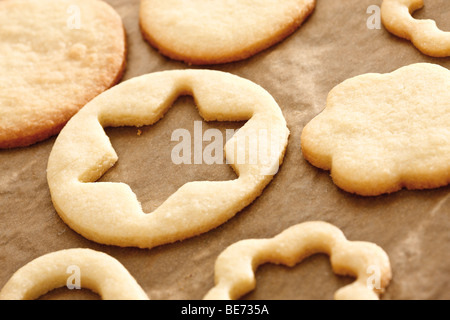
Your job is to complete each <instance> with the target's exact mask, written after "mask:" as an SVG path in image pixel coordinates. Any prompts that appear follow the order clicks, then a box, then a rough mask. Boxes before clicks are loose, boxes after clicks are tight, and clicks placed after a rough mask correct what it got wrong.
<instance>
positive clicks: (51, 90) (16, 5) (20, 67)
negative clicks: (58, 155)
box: [0, 0, 126, 148]
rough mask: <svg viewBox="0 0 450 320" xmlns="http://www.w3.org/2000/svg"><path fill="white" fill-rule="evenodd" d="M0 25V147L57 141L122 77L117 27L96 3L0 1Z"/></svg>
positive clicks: (110, 13)
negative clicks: (78, 114)
mask: <svg viewBox="0 0 450 320" xmlns="http://www.w3.org/2000/svg"><path fill="white" fill-rule="evenodd" d="M0 21H1V24H0V39H1V41H0V148H13V147H23V146H28V145H31V144H33V143H36V142H38V141H42V140H44V139H46V138H48V137H50V136H52V135H55V134H57V133H58V132H59V131H60V130H61V128H62V127H63V126H64V124H65V123H66V122H67V121H68V120H69V119H70V118H71V117H72V116H73V115H74V114H75V113H76V112H77V111H78V110H79V109H80V108H81V107H83V106H84V105H85V104H86V103H87V102H88V101H90V100H91V99H92V98H94V97H95V96H97V95H98V94H99V93H101V92H103V91H104V90H106V89H108V88H109V87H111V86H112V85H114V84H115V83H116V82H117V81H118V80H119V79H120V77H121V76H122V73H123V70H124V68H125V55H126V53H125V32H124V29H123V25H122V20H121V18H120V17H119V15H118V14H117V13H116V12H115V11H114V10H113V9H112V8H111V7H110V6H109V5H107V4H106V3H105V2H103V1H98V0H39V1H36V0H3V1H0Z"/></svg>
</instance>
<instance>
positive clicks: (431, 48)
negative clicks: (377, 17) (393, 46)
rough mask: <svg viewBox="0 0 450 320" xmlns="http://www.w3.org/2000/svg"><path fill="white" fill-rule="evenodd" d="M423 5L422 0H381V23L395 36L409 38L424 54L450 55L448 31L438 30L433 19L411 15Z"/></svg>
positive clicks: (434, 55) (449, 33) (449, 34)
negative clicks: (417, 17) (421, 18)
mask: <svg viewBox="0 0 450 320" xmlns="http://www.w3.org/2000/svg"><path fill="white" fill-rule="evenodd" d="M423 6H424V3H423V0H383V4H382V7H381V18H382V21H383V24H384V26H385V27H386V29H388V30H389V31H390V32H391V33H393V34H395V35H396V36H398V37H401V38H405V39H407V40H411V41H412V43H413V44H414V45H415V46H416V48H417V49H419V50H420V51H421V52H422V53H424V54H426V55H429V56H432V57H448V56H450V32H444V31H442V30H440V29H439V28H438V27H437V25H436V22H435V21H433V20H417V19H414V18H413V17H412V15H411V14H412V13H413V12H414V11H416V10H418V9H421V8H422V7H423Z"/></svg>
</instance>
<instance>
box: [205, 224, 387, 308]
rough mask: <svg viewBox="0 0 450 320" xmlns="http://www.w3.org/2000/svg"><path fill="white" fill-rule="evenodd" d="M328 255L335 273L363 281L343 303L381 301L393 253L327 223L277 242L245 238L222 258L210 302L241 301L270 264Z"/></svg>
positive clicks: (341, 296)
mask: <svg viewBox="0 0 450 320" xmlns="http://www.w3.org/2000/svg"><path fill="white" fill-rule="evenodd" d="M317 253H325V254H328V255H329V256H330V259H331V265H332V267H333V270H334V272H335V273H337V274H340V275H344V276H345V275H350V276H355V277H357V280H356V281H355V282H354V283H353V284H351V285H348V286H346V287H344V288H342V289H340V290H338V291H337V292H336V294H335V298H336V299H337V300H378V294H379V293H382V292H383V291H384V289H385V288H386V287H387V285H388V284H389V282H390V280H391V278H392V272H391V266H390V262H389V257H388V256H387V254H386V253H385V252H384V251H383V249H381V248H380V247H378V246H377V245H375V244H373V243H368V242H351V241H348V240H347V239H346V238H345V236H344V234H343V233H342V231H341V230H339V229H338V228H336V227H335V226H333V225H330V224H328V223H325V222H306V223H303V224H299V225H296V226H293V227H291V228H289V229H287V230H285V231H284V232H283V233H281V234H279V235H278V236H276V237H275V238H273V239H261V240H244V241H241V242H238V243H236V244H233V245H232V246H230V247H228V248H227V249H226V250H225V251H224V252H223V253H222V254H221V255H220V256H219V258H218V259H217V262H216V268H215V276H216V281H215V282H216V286H215V287H214V288H213V289H211V291H209V293H208V294H207V295H206V297H205V300H230V299H238V298H239V297H242V296H243V295H245V294H246V293H248V292H249V291H251V290H253V289H254V288H255V286H256V280H255V270H256V269H257V268H258V266H260V265H262V264H265V263H274V264H283V265H287V266H290V267H293V266H295V265H296V264H297V263H299V262H301V261H302V260H303V259H306V258H307V257H309V256H311V255H313V254H317Z"/></svg>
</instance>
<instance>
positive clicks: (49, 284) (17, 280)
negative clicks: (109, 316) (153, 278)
mask: <svg viewBox="0 0 450 320" xmlns="http://www.w3.org/2000/svg"><path fill="white" fill-rule="evenodd" d="M72 274H74V275H75V274H76V276H79V277H80V279H79V280H80V283H79V284H80V285H81V287H82V288H85V289H90V290H92V291H94V292H96V293H98V294H99V295H100V296H101V297H102V298H103V299H104V300H148V297H147V294H146V293H145V292H144V291H143V290H142V288H141V287H140V286H139V284H138V283H137V282H136V280H135V279H134V278H133V277H132V276H131V275H130V273H129V272H128V271H127V270H126V269H125V267H124V266H123V265H122V264H121V263H120V262H119V261H117V260H116V259H114V258H113V257H111V256H109V255H107V254H105V253H101V252H97V251H93V250H90V249H70V250H62V251H58V252H53V253H49V254H47V255H44V256H42V257H39V258H37V259H35V260H33V261H31V262H30V263H28V264H27V265H25V266H24V267H22V268H21V269H19V270H18V271H17V272H16V273H15V274H14V275H13V276H12V277H11V279H10V280H9V281H8V282H7V283H6V285H5V286H4V287H3V289H2V290H1V291H0V300H33V299H37V298H39V297H41V296H42V295H44V294H46V293H48V292H50V291H51V290H54V289H57V288H61V287H64V286H66V285H67V284H68V282H70V284H71V285H72V284H74V283H72V282H71V281H70V280H71V279H69V278H70V277H71V275H72ZM68 280H69V281H68ZM74 282H76V281H74Z"/></svg>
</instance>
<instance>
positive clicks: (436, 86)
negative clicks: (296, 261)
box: [302, 63, 450, 196]
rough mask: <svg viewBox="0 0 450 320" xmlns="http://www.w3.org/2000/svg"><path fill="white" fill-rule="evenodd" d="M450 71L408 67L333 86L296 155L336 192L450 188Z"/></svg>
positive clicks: (427, 67) (306, 132) (382, 191)
mask: <svg viewBox="0 0 450 320" xmlns="http://www.w3.org/2000/svg"><path fill="white" fill-rule="evenodd" d="M449 123H450V71H449V70H447V69H446V68H443V67H441V66H438V65H433V64H425V63H422V64H413V65H410V66H407V67H403V68H401V69H399V70H397V71H395V72H392V73H390V74H383V75H382V74H366V75H361V76H358V77H355V78H352V79H349V80H347V81H344V82H343V83H342V84H340V85H338V86H337V87H335V88H334V89H333V90H332V91H331V92H330V94H329V96H328V100H327V106H326V108H325V110H324V111H323V112H322V113H321V114H320V115H319V116H317V117H316V118H315V119H313V120H312V121H311V122H310V123H309V124H308V125H307V126H306V127H305V129H304V130H303V134H302V149H303V155H304V156H305V158H306V159H307V160H308V161H309V162H311V163H312V164H313V165H314V166H316V167H319V168H322V169H325V170H331V176H332V178H333V180H334V182H335V183H336V184H337V185H338V186H339V187H340V188H342V189H344V190H346V191H348V192H351V193H356V194H359V195H363V196H375V195H380V194H384V193H390V192H395V191H398V190H400V189H402V188H408V189H431V188H438V187H441V186H445V185H447V184H449V183H450V127H449Z"/></svg>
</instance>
